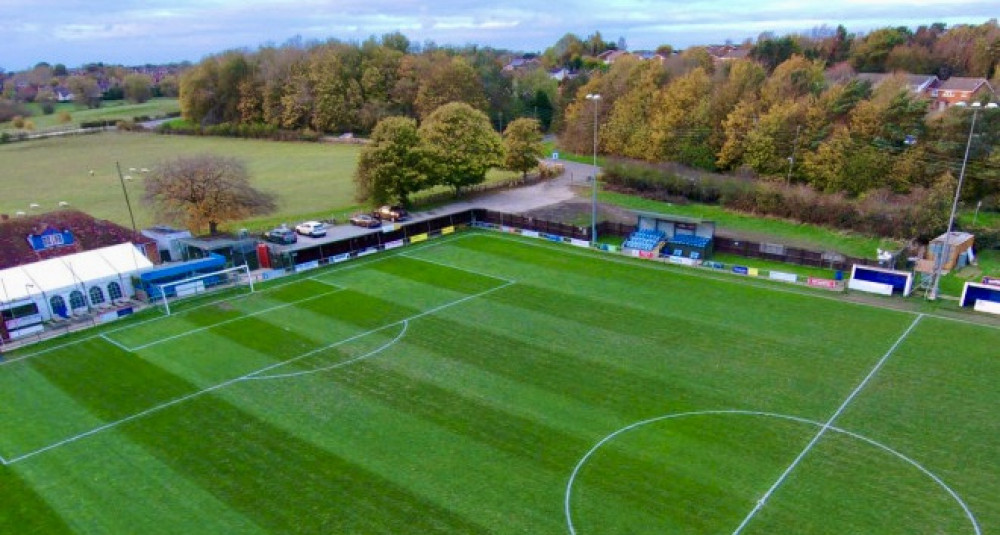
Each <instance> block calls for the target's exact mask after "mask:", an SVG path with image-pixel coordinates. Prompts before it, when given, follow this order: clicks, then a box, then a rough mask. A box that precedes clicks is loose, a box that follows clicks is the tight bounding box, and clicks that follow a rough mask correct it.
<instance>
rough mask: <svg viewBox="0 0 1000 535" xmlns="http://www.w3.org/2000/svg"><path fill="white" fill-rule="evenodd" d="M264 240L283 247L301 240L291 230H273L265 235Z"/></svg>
mask: <svg viewBox="0 0 1000 535" xmlns="http://www.w3.org/2000/svg"><path fill="white" fill-rule="evenodd" d="M264 239H265V240H267V241H269V242H271V243H280V244H282V245H287V244H290V243H295V242H297V241H298V240H299V238H298V236H296V235H295V232H294V231H292V229H290V228H276V229H271V230H269V231H267V232H265V233H264Z"/></svg>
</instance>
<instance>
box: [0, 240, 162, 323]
mask: <svg viewBox="0 0 1000 535" xmlns="http://www.w3.org/2000/svg"><path fill="white" fill-rule="evenodd" d="M151 267H153V264H152V262H150V261H149V259H147V258H146V257H145V255H143V254H142V253H141V252H140V251H139V250H138V249H136V247H135V246H134V245H132V244H131V243H121V244H118V245H112V246H111V247H104V248H101V249H94V250H91V251H84V252H82V253H76V254H72V255H66V256H60V257H58V258H50V259H48V260H42V261H41V262H35V263H33V264H26V265H23V266H17V267H13V268H9V269H4V270H0V310H8V309H14V308H18V307H23V306H24V305H29V304H31V303H34V304H35V305H36V306H37V308H38V315H39V316H40V318H39V319H41V321H47V320H50V319H52V318H53V316H61V317H68V316H70V315H73V314H79V313H86V312H88V311H90V310H92V309H94V308H97V309H100V308H103V307H107V306H109V305H110V304H111V303H112V302H113V301H117V300H120V299H123V298H128V297H131V296H134V295H135V290H134V289H133V287H132V275H135V274H138V273H140V272H142V271H145V270H146V269H149V268H151ZM15 327H16V326H15Z"/></svg>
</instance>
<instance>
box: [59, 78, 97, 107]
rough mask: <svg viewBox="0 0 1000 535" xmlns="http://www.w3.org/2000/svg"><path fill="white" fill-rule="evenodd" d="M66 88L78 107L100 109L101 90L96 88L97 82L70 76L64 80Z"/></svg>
mask: <svg viewBox="0 0 1000 535" xmlns="http://www.w3.org/2000/svg"><path fill="white" fill-rule="evenodd" d="M66 87H67V88H69V90H70V92H72V93H73V98H74V100H75V102H76V103H77V104H78V105H79V106H86V107H88V108H100V107H101V88H100V87H98V86H97V80H95V79H93V78H92V77H90V76H86V75H78V76H71V77H69V78H68V79H67V80H66Z"/></svg>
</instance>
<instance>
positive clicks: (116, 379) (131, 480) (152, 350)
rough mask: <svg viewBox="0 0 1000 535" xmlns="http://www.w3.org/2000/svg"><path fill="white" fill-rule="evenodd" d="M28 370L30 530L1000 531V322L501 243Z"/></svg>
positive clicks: (238, 305)
mask: <svg viewBox="0 0 1000 535" xmlns="http://www.w3.org/2000/svg"><path fill="white" fill-rule="evenodd" d="M172 310H173V312H174V313H173V314H172V315H170V316H164V315H162V313H158V312H157V311H155V310H151V311H149V312H148V313H146V314H144V315H140V316H138V317H135V318H133V319H131V320H127V321H124V322H119V323H116V324H111V325H109V326H107V328H105V329H104V330H100V331H91V332H88V333H85V334H81V335H77V337H76V338H74V339H60V340H53V341H51V342H49V343H48V344H47V345H36V346H31V347H27V348H24V349H22V350H19V351H17V352H12V353H9V354H7V355H5V356H6V358H7V360H6V362H4V363H2V364H0V422H2V424H0V425H2V427H0V429H2V431H0V462H2V466H0V497H2V499H3V505H2V506H0V532H2V533H64V532H66V533H70V532H72V533H241V534H242V533H331V534H332V533H338V534H339V533H366V534H367V533H531V534H543V533H546V534H547V533H553V534H562V533H579V534H625V533H628V534H645V533H649V534H662V533H683V534H727V535H728V534H737V533H745V534H784V533H809V534H813V533H815V534H845V533H865V534H874V533H879V534H881V533H905V534H922V533H927V534H941V533H948V534H980V533H984V534H985V533H1000V499H998V497H1000V418H997V416H996V411H997V408H998V407H1000V388H998V386H997V385H998V384H1000V359H998V358H997V357H998V355H997V349H996V348H998V347H1000V329H996V328H990V327H984V326H978V325H973V324H970V323H964V322H961V321H955V320H949V319H944V318H938V317H935V316H930V315H923V314H913V313H908V312H900V311H893V310H887V309H882V308H878V307H874V306H865V305H859V304H854V303H848V302H844V301H840V300H838V299H836V298H831V297H829V295H828V294H824V293H820V292H812V291H810V290H805V289H798V288H792V287H784V286H777V285H771V284H768V283H763V282H754V281H751V280H749V279H743V278H736V277H726V276H722V275H713V274H711V273H709V272H702V271H697V270H692V269H688V268H679V267H675V266H669V265H663V264H657V263H650V262H642V261H635V260H631V259H627V258H624V257H618V256H610V255H605V254H600V253H596V252H592V251H588V250H583V249H577V248H572V247H569V246H562V245H557V244H552V243H549V242H545V241H539V240H529V239H526V238H518V237H513V236H509V235H503V234H494V233H484V232H478V231H472V232H465V233H460V234H456V235H451V236H448V237H445V238H439V239H436V240H432V241H430V242H425V243H422V244H420V245H416V246H412V247H408V248H403V249H396V250H393V251H390V252H386V253H383V254H379V255H373V256H366V257H364V258H361V259H357V260H354V261H351V262H347V263H343V264H337V265H334V266H329V267H325V268H321V269H317V270H313V271H309V272H306V273H303V274H300V275H297V276H294V277H287V278H284V279H278V280H276V281H271V282H269V283H267V284H265V285H262V286H260V287H258V288H257V291H255V292H253V293H240V294H234V295H226V294H210V295H208V296H205V297H203V298H200V299H192V300H188V301H179V302H176V303H174V304H173V305H172Z"/></svg>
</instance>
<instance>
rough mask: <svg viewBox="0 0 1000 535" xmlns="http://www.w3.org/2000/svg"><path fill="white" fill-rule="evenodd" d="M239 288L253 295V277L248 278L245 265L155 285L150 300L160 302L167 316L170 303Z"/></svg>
mask: <svg viewBox="0 0 1000 535" xmlns="http://www.w3.org/2000/svg"><path fill="white" fill-rule="evenodd" d="M241 287H242V288H246V289H247V291H248V293H253V291H254V287H253V277H251V276H250V268H249V267H248V266H246V265H242V266H236V267H231V268H226V269H220V270H218V271H212V272H210V273H201V274H198V275H194V276H192V277H187V278H185V279H181V280H176V281H170V282H164V283H162V284H157V285H156V286H155V288H156V295H151V296H150V298H152V299H159V300H160V301H162V302H163V309H164V312H165V313H166V315H167V316H169V315H170V314H171V310H170V302H171V301H178V300H181V299H185V298H189V297H194V296H198V295H203V294H205V293H208V292H217V291H221V290H225V289H229V288H241Z"/></svg>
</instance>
